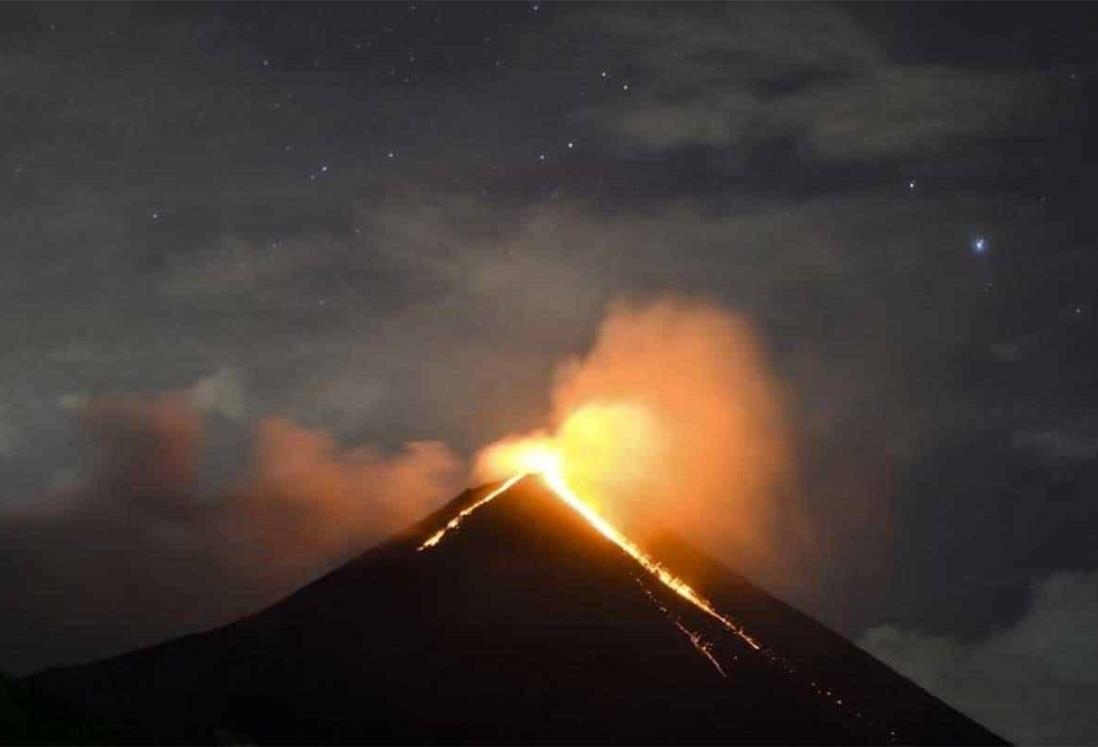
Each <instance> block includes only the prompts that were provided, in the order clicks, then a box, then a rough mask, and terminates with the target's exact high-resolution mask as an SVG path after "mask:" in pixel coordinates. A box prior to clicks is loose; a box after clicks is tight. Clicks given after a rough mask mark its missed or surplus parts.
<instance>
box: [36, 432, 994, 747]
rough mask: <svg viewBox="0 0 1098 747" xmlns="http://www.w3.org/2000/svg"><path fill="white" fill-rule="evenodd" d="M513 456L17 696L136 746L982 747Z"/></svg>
mask: <svg viewBox="0 0 1098 747" xmlns="http://www.w3.org/2000/svg"><path fill="white" fill-rule="evenodd" d="M523 453H525V454H526V455H527V458H526V460H525V461H524V464H525V466H526V468H527V469H530V470H533V471H535V472H536V473H537V474H529V475H527V474H525V473H524V472H520V473H517V474H516V475H514V476H512V477H511V478H510V479H508V480H506V481H504V482H502V483H500V484H497V485H489V486H485V487H482V488H478V489H475V490H470V491H467V492H466V493H464V494H463V495H461V496H459V497H458V498H457V499H455V500H454V501H453V502H451V503H450V504H449V505H448V506H446V507H445V508H444V509H442V510H441V511H438V512H436V513H435V514H433V515H432V516H430V517H428V518H427V519H425V520H424V521H423V522H421V523H420V524H418V525H416V526H415V527H412V528H410V529H409V530H408V531H406V532H404V533H402V534H400V535H399V536H396V537H394V538H392V539H390V540H388V541H387V542H385V543H383V544H381V545H379V546H378V547H375V548H374V549H372V550H369V551H367V552H366V553H364V554H362V555H361V556H359V557H358V558H356V559H354V560H352V561H351V562H349V563H347V564H346V565H344V566H343V567H341V568H339V569H337V570H335V571H333V572H332V573H330V574H328V575H327V576H325V577H323V578H321V579H319V580H318V581H316V582H314V583H312V584H310V585H308V586H306V587H305V588H303V589H301V590H300V591H298V592H297V593H296V594H294V595H292V596H291V597H289V598H287V599H285V600H283V601H282V602H280V603H278V604H276V605H274V606H272V607H270V608H268V609H266V610H264V611H262V612H260V613H258V614H255V615H252V616H250V617H248V618H245V619H243V620H240V621H238V622H236V623H233V624H230V625H227V626H225V627H222V628H219V629H217V630H213V631H210V632H208V633H203V634H200V635H193V636H186V637H183V638H180V639H176V640H174V641H169V642H167V643H164V644H161V645H159V646H155V647H153V648H150V649H147V650H143V651H138V652H134V653H131V654H127V655H123V656H119V657H114V658H111V659H107V660H103V661H100V662H95V663H92V664H87V665H83V666H79V667H72V668H68V669H59V670H49V671H46V672H44V673H41V674H39V675H35V676H33V677H31V678H28V679H27V680H26V681H25V684H27V685H29V686H30V687H31V688H32V689H33V690H34V691H35V692H36V693H38V694H39V695H41V696H44V697H46V698H49V699H51V700H52V701H53V702H54V703H56V704H58V705H59V706H63V707H64V708H66V709H69V710H70V711H74V712H76V713H79V714H81V715H82V716H83V717H85V718H88V719H92V720H94V721H95V722H97V723H99V724H105V725H107V726H108V727H109V728H110V729H111V730H112V731H113V732H114V733H116V734H117V735H118V738H119V739H123V740H128V739H132V740H139V741H167V742H178V741H186V742H218V741H222V742H223V741H239V740H247V741H254V742H260V743H263V742H386V743H393V742H402V743H408V742H415V743H418V742H512V743H515V742H548V743H575V742H586V743H592V742H610V743H622V742H631V743H645V742H646V743H653V742H655V743H737V742H738V743H744V742H747V743H899V742H903V743H966V744H973V743H995V742H997V741H998V740H997V739H996V737H995V736H994V735H993V734H991V733H989V732H988V731H986V730H984V729H983V728H981V727H980V726H978V725H977V724H975V723H973V722H972V721H970V720H968V719H967V718H965V717H964V716H962V715H961V714H959V713H957V712H956V711H953V710H952V709H950V708H949V707H947V706H945V705H944V704H942V703H941V702H939V701H938V700H936V699H935V698H933V697H932V696H930V695H929V694H927V693H926V692H924V691H923V690H921V689H920V688H918V687H916V686H915V685H914V684H912V683H911V682H909V681H907V680H906V679H904V678H902V677H900V676H899V675H897V674H895V673H894V672H892V671H891V670H889V669H888V668H887V667H885V666H884V665H882V664H880V663H879V662H877V661H876V660H874V659H873V658H872V657H870V656H868V655H867V654H865V653H864V652H862V651H860V650H859V649H857V648H856V647H854V646H853V645H852V644H850V643H848V642H847V641H845V640H844V639H842V638H841V637H839V636H837V635H835V634H834V633H832V632H830V631H828V630H827V629H826V628H824V627H823V626H821V625H819V624H818V623H816V622H814V621H813V620H811V619H810V618H808V617H806V616H804V615H802V614H800V613H798V612H797V611H795V610H793V609H792V608H790V607H788V606H786V605H785V604H783V603H781V602H779V601H778V600H776V599H774V598H773V597H770V596H769V595H767V594H766V593H764V592H762V591H760V590H759V589H757V588H756V587H754V586H752V585H751V584H750V583H748V582H747V581H746V580H745V579H743V578H741V577H739V576H737V575H735V574H733V573H731V572H729V571H728V570H726V569H724V568H723V567H722V566H720V565H719V564H717V563H715V562H714V561H712V560H710V559H708V558H707V557H705V556H704V555H702V554H700V553H698V552H697V551H695V550H693V549H691V548H690V547H689V546H688V545H686V544H685V543H683V542H681V541H680V540H677V539H675V538H674V537H670V536H669V537H664V538H662V539H659V540H657V541H655V542H654V543H652V545H651V547H646V548H645V549H641V548H640V547H639V546H638V545H636V544H635V543H634V542H633V541H632V540H630V539H629V538H627V537H626V536H625V535H624V534H622V533H621V532H620V531H619V530H618V529H616V528H615V527H614V526H613V525H612V524H611V523H609V522H608V521H607V520H606V519H605V518H603V517H602V516H601V515H600V513H599V512H598V511H596V510H595V509H594V508H592V507H591V506H590V505H588V504H587V503H586V502H585V501H584V499H583V497H582V496H581V495H579V494H577V493H576V492H575V491H573V490H572V489H571V487H570V486H569V485H568V483H567V481H566V477H564V475H565V474H566V473H567V470H562V469H561V465H560V464H559V461H558V460H557V457H556V456H555V455H554V454H553V453H552V452H551V451H544V450H542V451H538V450H534V451H529V450H524V452H523ZM657 558H658V560H657ZM672 569H674V570H672ZM680 574H681V575H680ZM703 590H704V593H703Z"/></svg>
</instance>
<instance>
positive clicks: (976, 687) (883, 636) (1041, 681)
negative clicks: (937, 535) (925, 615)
mask: <svg viewBox="0 0 1098 747" xmlns="http://www.w3.org/2000/svg"><path fill="white" fill-rule="evenodd" d="M1095 630H1098V571H1091V572H1088V573H1076V572H1062V573H1056V574H1053V575H1052V576H1049V577H1048V578H1046V579H1044V580H1043V581H1040V582H1038V583H1036V584H1034V586H1033V588H1032V592H1031V598H1030V603H1029V608H1028V609H1027V610H1026V612H1025V614H1024V615H1023V617H1022V618H1021V619H1020V620H1018V621H1017V622H1016V623H1015V624H1014V625H1013V626H1011V627H1008V628H1005V629H1003V630H1000V631H998V632H995V633H994V634H992V635H990V636H988V637H986V638H984V639H981V640H975V641H960V640H957V639H955V638H952V637H949V636H935V635H929V634H926V633H922V632H920V631H917V630H901V629H898V628H895V627H893V626H890V625H884V626H880V627H877V628H872V629H870V630H868V631H866V633H865V634H864V635H863V636H862V637H861V639H860V640H859V641H858V643H859V645H860V646H861V647H862V648H864V649H865V650H867V651H869V652H870V653H871V654H873V655H874V656H876V657H878V658H880V659H881V660H882V661H884V662H885V663H887V664H889V665H890V666H892V667H894V668H895V669H896V670H897V671H899V672H901V673H903V674H905V675H907V676H909V677H911V678H912V679H913V680H914V681H915V682H917V683H919V684H920V685H922V686H923V687H925V688H926V689H928V690H929V691H930V692H932V693H934V694H935V695H937V696H938V697H940V698H942V699H943V700H945V701H946V702H947V703H950V704H951V705H953V706H955V707H957V708H959V709H960V710H962V711H964V712H965V713H968V714H969V715H971V716H972V717H974V718H975V719H976V720H978V721H981V722H983V723H984V724H986V725H987V726H989V727H990V728H991V729H993V730H995V731H998V732H999V733H1001V734H1002V735H1003V736H1005V737H1006V738H1007V739H1010V740H1011V741H1015V742H1017V743H1019V744H1094V743H1095V742H1098V725H1096V724H1095V721H1094V716H1093V711H1094V703H1095V702H1096V701H1098V637H1096V636H1095V634H1094V631H1095Z"/></svg>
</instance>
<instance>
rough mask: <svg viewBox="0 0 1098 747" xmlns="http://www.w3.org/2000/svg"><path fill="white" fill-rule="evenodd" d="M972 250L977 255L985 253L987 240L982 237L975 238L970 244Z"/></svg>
mask: <svg viewBox="0 0 1098 747" xmlns="http://www.w3.org/2000/svg"><path fill="white" fill-rule="evenodd" d="M972 250H973V251H974V252H976V253H977V254H984V253H985V252H987V239H985V238H984V237H983V236H977V237H976V240H975V241H973V242H972Z"/></svg>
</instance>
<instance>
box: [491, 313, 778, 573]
mask: <svg viewBox="0 0 1098 747" xmlns="http://www.w3.org/2000/svg"><path fill="white" fill-rule="evenodd" d="M550 394H551V403H552V409H551V412H550V415H549V422H548V423H547V426H548V427H547V428H544V429H542V430H538V431H534V432H532V433H529V434H525V435H512V436H509V437H506V438H504V439H502V440H500V441H497V442H496V443H494V444H491V445H489V446H488V447H486V448H485V449H483V450H482V451H481V452H480V453H479V454H478V456H477V460H476V463H475V470H474V472H475V477H476V479H477V480H478V481H485V482H487V481H495V480H503V479H506V478H507V477H510V476H511V475H514V474H516V473H519V472H529V473H548V472H550V471H552V470H553V469H555V470H557V471H559V473H560V474H561V476H562V478H563V480H564V482H565V484H567V485H568V486H569V487H570V488H571V489H572V490H573V491H575V493H576V494H577V495H581V496H583V499H584V502H585V503H586V504H587V505H588V506H591V507H592V508H594V509H595V510H597V511H598V512H599V514H600V515H601V516H603V517H605V518H606V519H607V520H608V521H610V522H611V523H613V524H614V526H617V527H620V528H621V529H622V530H624V531H626V532H627V533H628V534H629V535H630V536H631V537H634V538H636V539H637V540H638V541H642V542H643V541H645V540H646V539H648V538H649V537H650V535H649V533H650V532H653V531H655V530H657V528H665V529H670V530H671V531H673V532H675V533H677V534H680V535H683V536H685V537H689V538H690V539H691V540H692V541H694V542H696V543H698V544H700V545H701V546H703V547H707V548H708V549H710V550H715V551H719V552H721V553H722V555H723V557H726V558H735V562H736V564H737V565H739V566H740V567H742V568H746V569H748V570H753V571H756V572H758V571H759V569H765V570H766V571H768V572H772V571H773V569H774V568H776V567H778V563H777V560H780V556H779V554H778V553H775V552H774V549H775V548H776V547H777V546H778V542H779V540H778V536H780V537H781V538H782V539H781V540H780V541H781V542H783V543H788V541H789V540H788V538H789V537H790V536H793V533H792V532H790V531H779V530H780V529H782V528H783V527H781V525H780V522H781V521H788V520H790V518H791V517H793V516H794V512H791V511H788V510H786V508H787V507H788V503H787V500H788V498H789V497H790V493H791V491H790V490H789V487H790V480H791V478H792V475H793V471H792V469H791V468H790V459H789V453H788V448H787V443H788V440H787V438H786V435H785V434H786V427H785V423H784V417H783V407H782V404H781V400H782V398H781V388H780V382H778V381H777V380H776V379H775V378H774V377H773V376H772V375H771V373H770V371H769V370H768V368H767V365H766V361H765V358H764V355H763V351H762V349H761V346H760V345H759V344H758V343H757V342H756V340H755V337H754V335H753V334H752V332H751V328H750V327H749V326H748V324H747V322H746V321H745V320H743V319H741V318H739V317H737V316H735V315H733V314H730V313H729V312H727V311H725V310H723V309H720V308H718V307H715V306H711V305H706V304H699V303H696V302H692V301H685V300H681V299H664V300H660V301H657V302H655V303H650V304H645V305H621V304H619V305H615V306H614V307H612V308H611V310H610V314H609V315H608V316H607V318H606V319H605V320H604V321H603V323H602V324H601V325H600V327H599V330H598V333H597V335H596V337H595V340H594V343H593V345H592V346H591V349H590V350H589V351H588V352H587V353H586V354H585V355H584V356H582V357H580V358H575V359H572V360H569V361H567V362H566V363H564V364H563V365H561V366H560V367H559V368H558V370H557V373H556V376H555V379H554V383H553V387H552V391H551V393H550ZM783 502H785V505H784V506H783ZM764 575H765V574H764Z"/></svg>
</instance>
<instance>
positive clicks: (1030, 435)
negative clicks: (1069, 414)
mask: <svg viewBox="0 0 1098 747" xmlns="http://www.w3.org/2000/svg"><path fill="white" fill-rule="evenodd" d="M1011 445H1012V446H1013V447H1014V448H1016V449H1024V450H1026V451H1032V452H1034V453H1035V454H1037V455H1038V456H1040V457H1041V458H1042V459H1044V460H1045V461H1047V462H1051V463H1053V464H1064V463H1071V462H1086V461H1090V460H1092V459H1094V458H1095V457H1096V456H1098V436H1096V435H1094V434H1093V433H1085V432H1081V431H1080V430H1079V429H1077V428H1075V429H1058V430H1057V429H1052V430H1042V431H1019V432H1017V433H1015V434H1014V435H1013V437H1012V438H1011Z"/></svg>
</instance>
